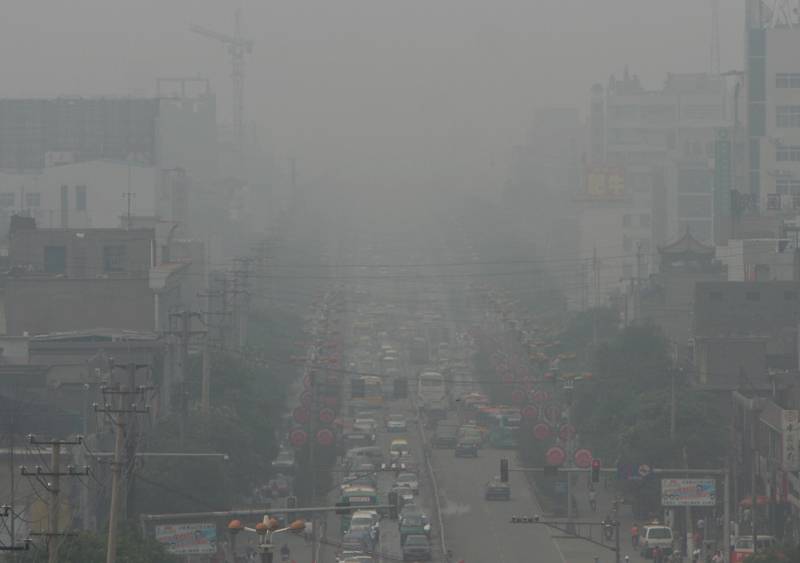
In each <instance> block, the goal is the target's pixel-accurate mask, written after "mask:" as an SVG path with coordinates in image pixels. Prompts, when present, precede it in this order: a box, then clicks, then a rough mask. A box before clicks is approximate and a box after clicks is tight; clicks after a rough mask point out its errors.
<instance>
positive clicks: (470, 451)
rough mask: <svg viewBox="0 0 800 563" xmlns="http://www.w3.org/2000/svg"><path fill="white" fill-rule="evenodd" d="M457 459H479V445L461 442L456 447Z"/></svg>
mask: <svg viewBox="0 0 800 563" xmlns="http://www.w3.org/2000/svg"><path fill="white" fill-rule="evenodd" d="M455 455H456V457H478V444H477V443H476V442H471V441H470V442H464V441H462V442H459V443H458V445H457V446H456V454H455Z"/></svg>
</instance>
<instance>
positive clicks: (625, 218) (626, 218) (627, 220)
mask: <svg viewBox="0 0 800 563" xmlns="http://www.w3.org/2000/svg"><path fill="white" fill-rule="evenodd" d="M622 226H623V227H630V226H631V216H630V215H629V214H627V213H626V214H625V215H623V216H622Z"/></svg>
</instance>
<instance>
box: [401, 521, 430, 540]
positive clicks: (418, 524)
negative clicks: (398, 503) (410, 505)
mask: <svg viewBox="0 0 800 563" xmlns="http://www.w3.org/2000/svg"><path fill="white" fill-rule="evenodd" d="M398 527H399V528H400V541H401V542H402V541H403V540H404V539H405V538H406V536H411V535H414V534H422V535H424V536H426V537H430V536H431V525H430V523H429V522H428V520H427V518H425V517H423V516H422V515H417V514H412V515H409V516H405V517H403V518H401V519H400V521H399V522H398Z"/></svg>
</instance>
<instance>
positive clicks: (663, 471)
mask: <svg viewBox="0 0 800 563" xmlns="http://www.w3.org/2000/svg"><path fill="white" fill-rule="evenodd" d="M504 465H505V466H504ZM546 469H547V468H545V467H520V468H517V467H515V468H509V467H508V460H507V459H502V460H500V471H501V473H503V472H504V471H513V472H515V473H544V472H545V470H546ZM550 469H552V468H550ZM558 471H563V472H565V473H567V474H570V473H589V472H591V473H592V474H594V472H595V471H599V472H600V473H617V469H616V468H614V467H587V468H583V467H564V468H562V467H559V468H558ZM650 473H651V474H653V475H668V474H683V475H685V476H687V477H688V476H690V475H696V476H704V477H708V476H713V477H722V481H723V507H722V509H723V518H724V522H723V538H722V545H723V552H724V553H723V557H724V560H725V561H726V562H728V563H729V561H730V553H731V534H730V531H731V528H730V526H731V478H730V469H729V468H728V467H723V468H722V469H684V468H680V469H677V468H675V469H673V468H653V469H651V471H650ZM567 481H568V482H569V475H568V477H567ZM515 523H516V522H515ZM542 523H543V522H542ZM584 539H585V538H584ZM687 556H691V554H687Z"/></svg>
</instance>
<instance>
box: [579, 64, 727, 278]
mask: <svg viewBox="0 0 800 563" xmlns="http://www.w3.org/2000/svg"><path fill="white" fill-rule="evenodd" d="M726 97H727V96H726V85H725V82H724V80H723V79H722V78H721V77H718V76H711V75H707V74H669V75H667V78H666V80H665V82H664V85H663V86H662V88H661V89H659V90H647V89H645V88H644V87H643V86H642V84H641V82H640V81H639V78H638V77H637V76H636V75H632V74H630V73H629V72H628V71H627V69H626V71H625V73H624V75H623V77H622V78H621V79H617V78H615V77H613V76H612V77H611V79H610V80H609V83H608V86H607V87H606V88H603V87H602V86H600V85H595V86H593V87H592V94H591V104H590V117H589V131H588V137H589V159H588V164H587V168H586V171H585V174H586V182H585V188H586V189H585V192H586V193H585V194H584V197H580V198H579V205H580V208H581V215H582V219H581V225H582V229H583V233H584V234H583V235H582V242H581V257H582V258H584V259H585V260H587V261H588V260H590V259H591V260H592V264H593V267H594V268H595V269H596V268H598V266H597V264H598V263H599V264H600V266H599V267H600V268H602V269H603V270H606V271H601V272H600V273H599V274H597V273H595V274H594V275H592V281H593V283H594V285H600V286H601V287H600V288H599V292H600V293H605V294H611V293H613V292H615V291H616V290H618V289H620V288H621V287H623V286H624V285H627V284H628V283H629V281H630V279H631V278H637V277H638V278H643V277H646V276H647V275H648V274H649V273H651V271H652V270H653V269H654V268H655V266H654V264H655V262H656V261H655V260H654V257H655V255H656V252H657V247H658V246H659V245H663V244H666V243H667V242H669V241H672V240H676V239H678V238H680V237H681V236H682V235H683V234H684V233H685V232H686V231H689V232H691V234H692V235H693V236H694V237H695V238H697V239H698V240H700V241H705V242H710V241H711V240H712V239H713V233H714V197H713V196H714V191H713V180H714V172H713V159H714V151H715V143H714V141H715V138H716V133H717V130H719V129H721V128H727V127H729V121H728V119H727V113H728V112H727V105H726ZM614 221H616V224H614ZM595 255H596V256H597V260H594V256H595ZM598 277H599V278H600V279H601V281H600V282H599V284H598V282H597V278H598ZM615 280H616V281H615ZM606 284H607V285H606Z"/></svg>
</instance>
